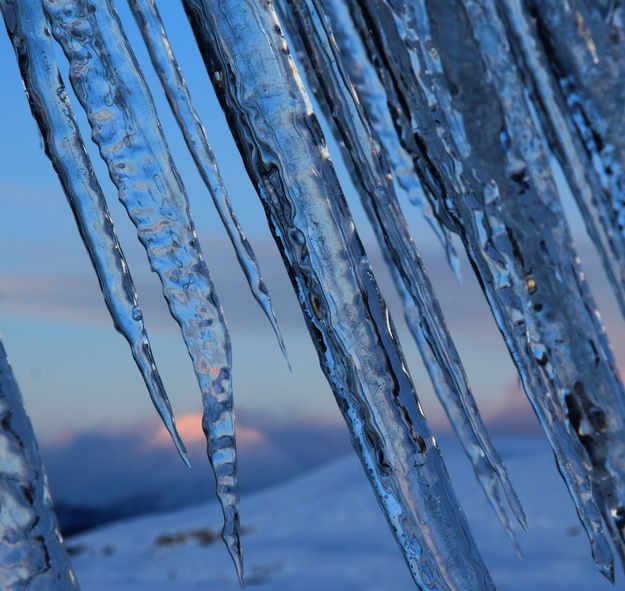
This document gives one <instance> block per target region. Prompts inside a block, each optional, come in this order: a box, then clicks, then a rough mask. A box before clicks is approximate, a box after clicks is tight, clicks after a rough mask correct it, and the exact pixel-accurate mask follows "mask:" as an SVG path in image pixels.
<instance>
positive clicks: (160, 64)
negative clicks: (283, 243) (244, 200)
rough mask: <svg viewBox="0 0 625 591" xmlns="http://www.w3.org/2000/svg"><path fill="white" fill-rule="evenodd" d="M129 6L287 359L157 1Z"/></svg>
mask: <svg viewBox="0 0 625 591" xmlns="http://www.w3.org/2000/svg"><path fill="white" fill-rule="evenodd" d="M128 3H129V5H130V8H131V10H132V13H133V15H134V17H135V19H136V20H137V24H138V25H139V29H140V30H141V34H142V35H143V40H144V41H145V44H146V46H147V48H148V51H149V54H150V58H151V60H152V64H153V66H154V69H155V70H156V73H157V74H158V77H159V79H160V81H161V84H162V86H163V89H164V91H165V94H166V96H167V100H168V101H169V105H170V107H171V109H172V111H173V112H174V115H175V117H176V120H177V121H178V125H179V126H180V130H181V131H182V134H183V135H184V139H185V142H186V143H187V147H188V148H189V151H190V152H191V155H192V156H193V159H194V160H195V164H196V166H197V168H198V171H199V172H200V175H201V176H202V179H203V180H204V183H205V184H206V186H207V188H208V190H209V192H210V194H211V197H212V198H213V203H214V204H215V208H216V209H217V212H218V213H219V216H220V218H221V221H222V222H223V224H224V227H225V228H226V231H227V232H228V236H229V237H230V241H231V242H232V245H233V247H234V250H235V252H236V255H237V259H238V261H239V264H240V265H241V268H242V269H243V272H244V273H245V277H246V278H247V282H248V285H249V286H250V290H251V292H252V294H253V296H254V298H256V301H257V302H258V304H259V305H260V307H261V308H262V310H263V312H264V313H265V316H267V318H268V319H269V322H270V323H271V326H272V328H273V330H274V332H275V333H276V337H277V338H278V343H279V345H280V349H281V350H282V353H283V354H284V356H285V357H286V349H285V346H284V342H283V340H282V336H281V334H280V329H279V328H278V322H277V320H276V317H275V314H274V311H273V308H272V305H271V296H270V295H269V290H268V289H267V286H266V285H265V282H264V280H263V278H262V275H261V273H260V268H259V265H258V261H257V259H256V255H255V254H254V251H253V249H252V245H251V244H250V243H249V241H248V239H247V237H246V236H245V234H244V233H243V230H242V229H241V226H240V225H239V222H238V220H237V218H236V216H235V213H234V211H233V209H232V205H231V203H230V199H229V198H228V194H227V192H226V187H225V185H224V183H223V180H222V178H221V174H220V172H219V168H217V162H216V161H215V156H214V154H213V150H212V148H211V146H210V144H209V142H208V138H207V136H206V131H205V130H204V126H203V125H202V122H201V121H200V118H199V116H198V114H197V112H196V110H195V108H194V107H193V103H192V102H191V95H190V94H189V91H188V89H187V86H186V83H185V81H184V77H183V75H182V72H181V71H180V68H179V67H178V63H177V62H176V58H175V56H174V54H173V51H172V49H171V46H170V44H169V39H168V38H167V33H166V32H165V26H164V25H163V22H162V20H161V17H160V14H159V12H158V8H157V7H156V4H155V3H154V0H129V2H128Z"/></svg>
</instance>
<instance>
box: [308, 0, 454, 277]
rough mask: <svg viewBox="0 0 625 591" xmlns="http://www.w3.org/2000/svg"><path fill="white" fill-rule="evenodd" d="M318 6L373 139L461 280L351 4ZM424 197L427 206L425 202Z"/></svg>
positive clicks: (328, 0) (339, 0)
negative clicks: (352, 17) (329, 22)
mask: <svg viewBox="0 0 625 591" xmlns="http://www.w3.org/2000/svg"><path fill="white" fill-rule="evenodd" d="M317 4H319V5H321V4H323V5H324V10H325V12H326V13H327V14H328V15H329V16H331V17H332V34H333V39H334V43H335V52H336V53H337V54H338V55H340V59H341V61H342V63H343V64H344V71H345V72H346V76H348V77H349V82H350V84H351V85H353V86H354V88H355V89H357V92H358V96H359V102H360V107H361V110H362V115H363V117H364V118H365V119H366V120H367V122H368V125H369V128H370V131H371V133H372V137H373V138H374V140H375V142H376V143H377V144H379V145H380V146H381V147H382V148H383V149H384V151H385V152H386V156H387V158H388V160H389V163H390V166H391V169H392V171H393V176H394V178H395V179H396V181H397V184H398V185H399V187H400V188H401V189H402V190H403V191H404V192H405V193H406V195H407V196H408V198H409V200H410V201H411V202H412V203H413V204H414V205H416V206H418V207H419V208H420V209H421V213H422V215H423V217H424V218H425V220H426V221H427V222H428V224H429V225H430V227H431V228H432V230H433V231H434V233H435V234H436V236H437V237H438V239H439V240H440V241H441V244H442V245H443V247H444V248H445V253H446V255H447V260H448V262H449V265H450V267H451V268H452V270H453V271H454V273H455V274H456V276H457V277H458V279H460V267H459V262H458V255H457V253H456V251H455V248H454V246H453V243H452V237H451V233H450V231H449V230H448V229H447V228H446V227H445V226H443V225H442V224H440V222H439V221H438V219H437V217H436V216H434V214H433V212H432V208H433V207H435V206H436V205H435V200H433V199H432V192H431V191H429V190H428V187H427V185H425V186H424V185H423V184H422V182H421V180H420V179H419V177H418V175H416V174H415V171H414V167H413V164H412V159H411V157H410V155H409V153H408V152H407V151H406V149H405V146H404V145H403V143H402V141H401V140H400V139H399V138H398V137H397V134H396V133H395V129H394V127H393V114H391V113H390V112H389V110H388V108H387V107H386V105H384V100H385V98H384V97H385V96H386V95H385V91H384V87H383V86H382V84H381V83H380V81H379V80H378V79H377V76H376V72H375V69H374V68H373V66H372V65H371V64H370V63H369V62H368V61H367V58H366V54H365V48H364V47H363V44H362V42H361V40H360V39H359V38H358V35H357V34H356V31H355V29H354V27H353V24H352V23H351V20H350V17H349V12H348V10H347V4H346V3H345V2H344V0H324V1H323V2H317ZM381 107H382V108H381ZM424 198H425V199H426V200H427V204H426V203H423V199H424Z"/></svg>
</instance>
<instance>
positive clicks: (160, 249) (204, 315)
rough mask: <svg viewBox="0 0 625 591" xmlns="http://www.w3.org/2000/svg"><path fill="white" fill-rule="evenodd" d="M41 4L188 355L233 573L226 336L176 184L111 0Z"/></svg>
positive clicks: (234, 509) (236, 546)
mask: <svg viewBox="0 0 625 591" xmlns="http://www.w3.org/2000/svg"><path fill="white" fill-rule="evenodd" d="M44 8H45V10H46V13H47V16H48V18H49V20H50V22H51V25H52V34H53V35H54V37H55V38H56V39H57V41H58V42H59V43H60V45H61V47H62V48H63V51H64V52H65V55H66V56H67V58H68V60H69V62H70V79H71V82H72V85H73V87H74V90H75V92H76V96H77V97H78V99H79V101H80V102H81V104H82V105H83V107H84V109H85V111H86V113H87V117H88V119H89V124H90V125H91V128H92V131H93V134H92V136H93V139H94V141H95V142H96V144H97V145H98V147H99V149H100V154H101V155H102V158H103V159H104V161H105V162H106V165H107V166H108V170H109V174H110V176H111V179H112V180H113V182H114V183H115V185H116V186H117V188H118V191H119V198H120V200H121V201H122V203H123V204H124V206H125V207H126V209H127V211H128V214H129V215H130V217H131V219H132V221H133V222H134V224H135V225H136V227H137V232H138V235H139V239H140V240H141V243H142V244H143V245H144V247H145V249H146V251H147V254H148V258H149V261H150V265H151V267H152V269H153V270H154V271H155V272H156V273H157V274H158V275H159V277H160V279H161V282H162V284H163V293H164V295H165V298H166V299H167V303H168V305H169V309H170V311H171V313H172V315H173V317H174V318H175V319H176V321H177V322H178V324H179V325H180V328H181V330H182V335H183V337H184V340H185V343H186V345H187V349H188V351H189V355H190V356H191V359H192V361H193V366H194V370H195V373H196V376H197V379H198V382H199V385H200V389H201V392H202V400H203V405H204V417H203V423H202V424H203V428H204V431H205V432H206V436H207V440H208V454H209V458H210V460H211V463H212V466H213V469H214V471H215V477H216V483H217V495H218V497H219V500H220V502H221V504H222V507H223V511H224V519H225V524H224V530H223V538H224V541H225V543H226V545H227V547H228V550H229V552H230V554H231V556H232V558H233V560H234V562H235V565H236V567H237V572H238V574H239V577H240V579H242V576H243V573H242V561H241V549H240V541H239V510H238V504H239V492H238V479H237V474H236V451H235V439H234V413H233V409H232V386H231V350H230V339H229V336H228V331H227V328H226V324H225V321H224V318H223V314H222V311H221V307H220V305H219V301H218V299H217V294H216V293H215V290H214V288H213V285H212V282H211V279H210V275H209V272H208V268H207V267H206V264H205V262H204V260H203V257H202V253H201V250H200V246H199V243H198V239H197V235H196V233H195V229H194V226H193V221H192V219H191V213H190V210H189V203H188V200H187V196H186V193H185V189H184V186H183V185H182V181H181V179H180V177H179V175H178V171H177V170H176V168H175V165H174V163H173V160H172V158H171V155H170V153H169V148H168V146H167V143H166V141H165V138H164V137H163V134H162V131H161V128H160V125H159V121H158V118H157V114H156V111H155V108H154V104H153V102H152V98H151V95H150V93H149V90H148V88H147V86H146V84H145V81H144V79H143V76H142V74H141V72H140V70H139V68H138V65H137V64H136V61H135V58H134V55H133V54H132V50H131V49H130V46H129V44H128V41H127V39H126V37H125V34H124V32H123V30H122V27H121V24H120V22H119V19H118V16H117V14H116V13H115V10H114V8H113V6H112V5H111V3H110V2H109V1H108V0H103V1H101V2H100V1H98V2H90V1H87V0H75V1H72V0H67V1H64V0H59V1H57V0H45V1H44Z"/></svg>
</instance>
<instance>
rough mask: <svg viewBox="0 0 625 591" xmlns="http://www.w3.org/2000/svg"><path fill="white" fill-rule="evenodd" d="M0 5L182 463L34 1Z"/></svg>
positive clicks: (110, 297) (48, 142) (120, 322)
mask: <svg viewBox="0 0 625 591" xmlns="http://www.w3.org/2000/svg"><path fill="white" fill-rule="evenodd" d="M0 8H1V9H2V13H3V15H4V20H5V23H6V26H7V30H8V33H9V37H10V38H11V42H12V43H13V47H14V49H15V53H16V55H17V59H18V64H19V67H20V71H21V74H22V79H23V81H24V86H25V88H26V92H27V94H28V99H29V102H30V107H31V110H32V113H33V116H34V118H35V120H36V121H37V124H38V125H39V130H40V131H41V135H42V136H43V138H44V144H45V149H46V153H47V155H48V157H49V158H50V160H51V162H52V164H53V166H54V169H55V170H56V172H57V174H58V176H59V179H60V181H61V184H62V186H63V189H64V191H65V194H66V196H67V200H68V202H69V204H70V207H71V208H72V211H73V213H74V217H75V219H76V224H77V226H78V229H79V231H80V235H81V237H82V239H83V242H84V244H85V247H86V248H87V252H88V253H89V257H90V258H91V262H92V264H93V266H94V268H95V271H96V274H97V276H98V279H99V281H100V286H101V289H102V294H103V296H104V300H105V302H106V305H107V307H108V309H109V311H110V313H111V316H112V318H113V322H114V324H115V328H116V329H117V330H118V331H119V332H120V333H121V334H122V335H123V336H124V337H125V338H126V340H127V341H128V343H129V344H130V347H131V350H132V355H133V357H134V359H135V362H136V364H137V366H138V367H139V370H140V371H141V374H142V376H143V379H144V380H145V384H146V386H147V388H148V391H149V393H150V397H151V398H152V402H153V403H154V406H155V407H156V409H157V411H158V413H159V415H160V416H161V418H162V420H163V422H164V423H165V425H166V427H167V430H168V431H169V433H170V435H171V437H172V439H173V441H174V443H175V444H176V447H177V448H178V451H179V452H180V455H181V457H182V459H183V460H184V461H185V463H186V464H187V465H188V464H189V460H188V458H187V454H186V450H185V447H184V443H183V442H182V440H181V439H180V436H179V435H178V432H177V431H176V425H175V422H174V418H173V413H172V410H171V406H170V404H169V400H168V398H167V394H166V392H165V389H164V387H163V384H162V382H161V378H160V376H159V373H158V370H157V369H156V366H155V364H154V359H153V357H152V350H151V348H150V343H149V341H148V337H147V334H146V332H145V327H144V324H143V319H142V314H141V310H140V308H139V306H138V304H137V295H136V291H135V288H134V285H133V281H132V277H131V276H130V272H129V270H128V266H127V265H126V261H125V259H124V255H123V252H122V250H121V246H120V244H119V242H118V240H117V236H116V234H115V228H114V226H113V221H112V220H111V218H110V215H109V212H108V208H107V206H106V202H105V200H104V196H103V194H102V190H101V188H100V185H99V184H98V181H97V179H96V177H95V174H94V172H93V169H92V166H91V162H90V160H89V157H88V156H87V153H86V152H85V148H84V145H83V143H82V138H81V137H80V133H79V131H78V127H77V125H76V122H75V120H74V118H73V115H72V110H71V106H70V104H69V100H68V98H67V94H66V92H65V87H64V86H63V82H62V79H61V75H60V73H59V71H58V68H57V67H56V61H55V57H54V51H53V47H52V42H51V40H50V32H49V30H48V27H47V23H46V21H45V17H44V14H43V10H42V8H41V5H40V3H38V2H32V3H31V2H13V1H11V0H1V1H0Z"/></svg>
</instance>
